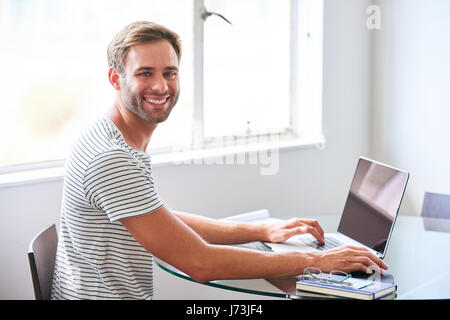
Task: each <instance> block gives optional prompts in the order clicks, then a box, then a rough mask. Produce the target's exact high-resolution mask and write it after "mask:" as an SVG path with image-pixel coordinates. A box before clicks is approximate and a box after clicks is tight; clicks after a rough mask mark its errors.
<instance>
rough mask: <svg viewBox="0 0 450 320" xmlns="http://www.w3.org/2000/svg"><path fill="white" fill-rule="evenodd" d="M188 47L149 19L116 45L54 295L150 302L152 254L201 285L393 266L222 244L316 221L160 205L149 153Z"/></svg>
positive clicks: (65, 208)
mask: <svg viewBox="0 0 450 320" xmlns="http://www.w3.org/2000/svg"><path fill="white" fill-rule="evenodd" d="M180 57H181V44H180V40H179V38H178V36H177V35H176V34H175V33H173V32H172V31H170V30H168V29H167V28H165V27H163V26H160V25H157V24H155V23H150V22H135V23H132V24H130V25H128V26H126V27H125V28H124V29H123V30H122V31H121V32H119V34H117V36H116V37H115V38H114V40H113V41H112V42H111V43H110V45H109V47H108V63H109V73H108V77H109V81H110V83H111V85H112V86H113V88H114V90H115V93H116V100H115V102H114V104H113V106H112V107H111V109H110V111H109V113H108V115H107V116H105V117H103V118H101V119H99V120H97V121H96V122H95V123H94V124H93V125H92V126H90V127H89V128H87V129H86V130H85V131H84V132H83V133H82V135H81V137H80V138H79V140H78V142H77V143H76V144H75V145H74V147H73V151H72V154H71V156H70V158H69V159H68V161H67V166H66V175H65V182H64V194H63V204H62V209H61V225H60V236H59V243H58V250H57V259H56V264H55V272H54V280H53V287H52V298H54V299H151V298H152V296H153V278H152V276H153V273H152V267H153V263H152V262H153V256H156V257H158V258H160V259H162V260H164V261H166V262H167V263H169V264H171V265H173V266H174V267H176V268H177V269H179V270H181V271H183V272H185V273H186V274H188V275H189V276H190V277H192V278H193V279H194V280H196V281H198V282H206V281H210V280H214V279H236V278H269V277H281V276H289V275H298V274H301V273H302V272H303V269H304V268H306V267H312V266H314V267H317V268H320V269H321V270H322V271H324V272H327V271H331V270H333V269H337V270H342V271H347V272H349V271H353V270H362V271H366V270H368V268H369V267H371V266H375V267H377V268H382V269H386V268H387V266H386V265H385V264H384V263H383V262H382V261H381V260H380V259H378V258H377V257H376V256H374V255H373V254H371V253H370V252H369V251H367V250H365V249H362V248H357V247H350V246H345V247H341V248H337V249H334V250H329V251H324V252H309V253H301V252H290V253H272V252H263V251H256V250H250V249H244V248H238V247H232V246H219V245H218V244H237V243H245V242H250V241H257V240H261V241H270V242H281V241H284V240H286V239H288V238H290V237H291V236H293V235H296V234H301V233H311V234H312V235H313V236H314V237H315V238H317V239H318V240H319V241H321V242H323V241H324V238H323V230H322V228H321V227H320V225H319V224H318V223H317V221H315V220H308V219H292V220H289V221H286V222H280V223H273V224H264V225H251V224H246V223H235V222H221V221H217V220H214V219H209V218H206V217H200V216H196V215H192V214H187V213H181V212H175V211H173V210H170V209H169V208H168V207H166V206H165V205H164V204H163V203H162V202H161V200H160V198H159V196H158V193H157V192H156V191H155V186H154V184H153V178H152V172H151V163H150V157H149V155H148V154H147V153H145V150H146V148H147V145H148V144H149V142H150V138H151V136H152V133H153V131H154V130H155V129H156V127H157V125H158V123H160V122H162V121H165V120H166V119H167V117H168V116H169V114H170V112H171V110H172V108H173V107H174V106H175V104H176V102H177V99H178V96H179V93H180V87H179V69H178V67H179V62H180Z"/></svg>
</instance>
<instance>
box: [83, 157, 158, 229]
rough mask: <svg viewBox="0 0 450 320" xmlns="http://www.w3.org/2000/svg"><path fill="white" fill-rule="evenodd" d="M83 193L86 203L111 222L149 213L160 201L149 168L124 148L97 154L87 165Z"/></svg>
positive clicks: (155, 208)
mask: <svg viewBox="0 0 450 320" xmlns="http://www.w3.org/2000/svg"><path fill="white" fill-rule="evenodd" d="M83 187H84V194H85V197H86V199H87V200H88V201H89V203H90V204H91V205H92V206H93V207H95V208H96V209H98V210H101V211H104V212H106V214H107V215H108V218H109V219H110V220H111V221H112V222H114V221H117V220H120V219H123V218H129V217H134V216H139V215H144V214H148V213H151V212H153V211H155V210H157V209H159V208H160V207H161V206H162V205H163V204H162V202H161V200H160V198H159V195H158V194H157V193H156V191H155V187H154V184H153V178H152V176H151V170H146V168H145V165H144V164H143V163H141V162H140V161H138V160H137V159H135V158H133V157H132V156H131V155H129V154H127V153H126V152H125V151H123V150H112V151H108V152H105V153H101V154H99V155H97V156H96V157H95V158H94V159H93V160H92V161H91V162H90V164H89V166H88V167H87V168H86V171H85V175H84V181H83Z"/></svg>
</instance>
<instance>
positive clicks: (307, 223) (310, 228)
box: [288, 218, 325, 243]
mask: <svg viewBox="0 0 450 320" xmlns="http://www.w3.org/2000/svg"><path fill="white" fill-rule="evenodd" d="M288 226H290V227H294V226H299V227H297V230H298V231H299V232H298V233H310V234H311V235H312V236H313V237H314V238H316V239H317V240H318V241H319V242H320V243H324V242H325V238H324V231H323V229H322V227H321V226H320V224H319V222H318V221H317V220H315V219H298V218H297V219H292V220H291V221H290V222H289V224H288Z"/></svg>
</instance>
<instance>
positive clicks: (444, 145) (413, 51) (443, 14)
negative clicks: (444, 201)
mask: <svg viewBox="0 0 450 320" xmlns="http://www.w3.org/2000/svg"><path fill="white" fill-rule="evenodd" d="M375 4H376V5H378V6H380V9H381V29H380V30H377V31H374V32H373V35H374V37H373V41H374V42H373V48H374V51H373V93H372V94H373V105H372V116H373V122H372V123H373V131H372V150H371V154H372V155H373V156H374V157H376V158H377V159H380V160H381V161H386V162H388V163H392V164H393V165H396V166H399V167H401V168H404V169H406V170H408V171H410V172H411V178H410V182H409V184H408V187H407V191H406V199H405V200H406V201H405V202H404V205H403V206H402V210H401V212H402V213H404V212H408V213H411V214H420V211H421V208H422V202H423V194H424V192H425V191H432V192H440V193H447V194H449V193H450V169H449V166H448V164H449V163H450V148H449V141H448V138H449V137H450V126H449V123H450V122H449V119H450V103H449V88H450V87H449V78H450V59H449V58H450V41H449V32H450V19H449V14H450V1H448V0H395V1H392V0H379V1H375Z"/></svg>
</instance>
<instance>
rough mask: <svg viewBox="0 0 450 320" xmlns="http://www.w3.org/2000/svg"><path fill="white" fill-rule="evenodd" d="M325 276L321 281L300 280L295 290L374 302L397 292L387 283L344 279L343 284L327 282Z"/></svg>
mask: <svg viewBox="0 0 450 320" xmlns="http://www.w3.org/2000/svg"><path fill="white" fill-rule="evenodd" d="M326 277H327V275H326V274H325V275H322V281H321V280H318V279H313V280H310V279H306V278H300V280H298V281H297V284H296V288H297V290H299V291H300V292H299V294H300V295H301V291H307V292H314V293H320V294H325V295H332V296H336V297H343V298H353V299H362V300H374V299H379V298H382V297H384V296H386V295H388V294H391V293H393V292H395V291H397V285H396V284H393V283H388V282H381V281H372V280H365V279H358V278H349V279H346V280H345V281H344V282H343V283H334V282H327V281H326V280H325V279H326Z"/></svg>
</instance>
